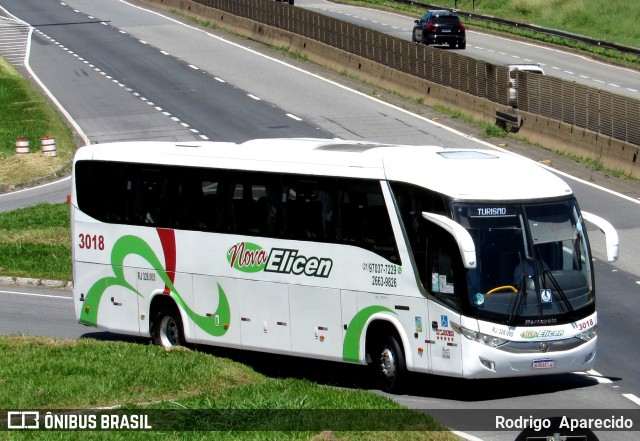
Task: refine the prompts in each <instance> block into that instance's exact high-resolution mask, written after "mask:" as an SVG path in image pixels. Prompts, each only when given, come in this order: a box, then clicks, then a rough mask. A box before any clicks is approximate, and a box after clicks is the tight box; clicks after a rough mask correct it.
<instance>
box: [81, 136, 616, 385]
mask: <svg viewBox="0 0 640 441" xmlns="http://www.w3.org/2000/svg"><path fill="white" fill-rule="evenodd" d="M71 201H72V230H71V231H72V247H73V281H74V288H73V290H74V305H75V312H76V315H77V319H78V320H79V322H80V323H83V324H85V325H89V326H97V327H99V328H102V329H106V330H110V331H113V332H117V333H124V334H131V335H139V336H147V337H151V338H152V339H153V340H154V341H155V342H156V343H157V344H160V345H164V346H172V345H180V344H185V343H197V344H206V345H214V346H224V347H232V348H242V349H247V350H254V351H265V352H272V353H279V354H288V355H292V356H302V357H310V358H318V359H325V360H332V361H342V362H349V363H359V364H368V365H370V366H371V367H372V368H373V370H374V372H375V373H376V375H377V377H378V379H379V381H380V384H381V386H382V387H383V388H384V389H386V390H389V391H397V390H398V389H399V388H400V387H401V386H402V385H403V380H404V379H405V378H406V375H405V374H406V373H407V371H412V372H423V373H430V374H437V375H447V376H454V377H464V378H497V377H514V376H525V375H538V374H547V373H560V372H573V371H585V370H588V369H590V368H591V367H592V366H593V363H594V358H595V355H596V340H597V337H596V335H597V332H596V331H597V323H598V320H597V315H596V307H595V285H594V274H593V267H592V257H591V250H590V247H589V240H588V237H587V231H586V226H585V222H584V220H589V221H592V222H593V223H594V224H596V226H598V228H599V229H601V230H602V231H603V232H605V233H606V244H607V250H608V259H609V260H615V259H616V258H617V253H618V238H617V234H616V232H615V230H614V229H613V227H612V226H611V225H610V224H609V223H608V222H606V221H604V220H603V219H602V218H600V217H598V216H594V215H589V214H588V213H584V212H582V213H581V212H580V210H579V208H578V203H577V202H576V199H575V198H574V196H573V194H572V191H571V189H570V188H569V187H568V186H567V184H566V183H565V182H563V181H562V180H560V179H559V178H557V177H556V176H555V175H554V174H552V173H550V172H548V171H546V170H545V169H543V168H542V167H540V166H538V165H537V164H535V163H533V162H531V161H529V160H526V159H522V158H518V157H516V156H514V155H510V154H504V153H498V152H494V151H490V150H464V149H457V150H453V149H445V148H440V147H433V146H394V145H385V144H377V143H370V142H351V141H340V140H329V139H262V140H253V141H248V142H245V143H243V144H233V143H223V142H199V143H171V142H123V143H113V144H98V145H91V146H86V147H82V148H80V149H79V150H78V152H77V154H76V156H75V160H74V166H73V190H72V198H71Z"/></svg>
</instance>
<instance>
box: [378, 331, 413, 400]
mask: <svg viewBox="0 0 640 441" xmlns="http://www.w3.org/2000/svg"><path fill="white" fill-rule="evenodd" d="M373 369H374V375H375V379H376V382H377V383H378V384H379V385H380V386H381V387H382V389H383V390H384V391H386V392H390V393H399V392H402V389H403V386H404V380H405V377H406V374H407V365H406V363H405V359H404V353H403V352H402V347H401V346H400V343H398V339H397V338H396V337H395V336H389V337H387V338H386V339H385V340H384V342H383V344H381V345H380V346H379V347H378V350H377V351H376V353H375V354H374V359H373Z"/></svg>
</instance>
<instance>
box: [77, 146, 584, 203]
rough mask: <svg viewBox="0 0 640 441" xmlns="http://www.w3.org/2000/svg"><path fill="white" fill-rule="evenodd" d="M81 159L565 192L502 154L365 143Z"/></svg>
mask: <svg viewBox="0 0 640 441" xmlns="http://www.w3.org/2000/svg"><path fill="white" fill-rule="evenodd" d="M88 159H89V160H91V159H92V160H102V161H124V162H136V163H149V164H167V165H184V166H192V167H211V168H230V169H238V170H255V171H271V172H282V173H303V174H309V175H323V176H343V177H353V178H370V179H388V180H392V181H402V182H407V183H411V184H416V185H419V186H422V187H425V188H429V189H431V190H433V191H436V192H439V193H442V194H446V195H449V196H451V197H453V198H455V199H460V200H524V199H541V198H549V197H558V196H566V195H569V194H571V193H572V192H571V189H570V187H569V186H568V185H567V184H566V183H565V182H564V181H563V180H562V179H560V178H559V177H557V176H556V175H554V174H553V173H551V172H549V171H548V170H546V169H544V168H543V167H541V166H539V165H538V164H536V163H535V162H533V161H531V160H529V159H526V158H522V157H519V156H516V155H513V154H510V153H503V152H498V151H493V150H478V149H473V150H472V149H450V148H443V147H438V146H413V145H393V144H382V143H376V142H368V141H345V140H337V139H315V138H273V139H256V140H251V141H247V142H244V143H242V144H235V143H230V142H212V141H194V142H167V141H131V142H118V143H107V144H93V145H89V146H85V147H82V148H80V149H79V150H78V151H77V153H76V157H75V160H76V161H77V160H88Z"/></svg>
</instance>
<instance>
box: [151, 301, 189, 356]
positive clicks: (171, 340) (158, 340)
mask: <svg viewBox="0 0 640 441" xmlns="http://www.w3.org/2000/svg"><path fill="white" fill-rule="evenodd" d="M151 335H152V337H153V342H154V343H155V344H157V345H159V346H163V347H165V348H172V347H174V346H184V344H185V340H184V328H183V327H182V319H181V318H180V313H178V311H177V310H175V309H160V310H159V311H158V313H157V314H156V317H155V320H154V321H153V328H152V332H151Z"/></svg>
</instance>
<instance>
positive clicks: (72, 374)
mask: <svg viewBox="0 0 640 441" xmlns="http://www.w3.org/2000/svg"><path fill="white" fill-rule="evenodd" d="M0 353H2V354H3V357H2V363H1V364H0V384H1V385H2V387H0V402H1V403H3V408H5V409H9V410H11V409H39V410H46V409H52V410H57V411H58V412H59V411H60V410H61V409H94V408H96V407H108V406H119V405H124V408H126V409H128V410H130V411H133V412H134V413H135V411H137V410H141V409H142V410H149V409H153V410H158V409H160V410H165V411H169V410H172V412H170V413H167V414H164V415H163V416H164V418H163V419H162V421H160V423H161V424H173V423H175V424H176V425H174V426H172V427H171V428H172V429H174V430H166V431H150V432H140V431H138V432H131V431H121V432H113V431H103V432H91V433H90V434H89V435H90V436H89V438H90V439H108V440H113V439H127V440H143V439H172V440H173V439H185V440H186V439H188V440H194V439H207V440H213V439H224V440H229V439H233V440H236V439H252V440H265V439H269V440H313V441H334V440H336V441H337V440H391V441H396V440H397V441H401V440H433V441H454V440H457V439H459V438H458V437H457V436H455V435H454V434H452V433H451V432H449V431H448V430H447V429H446V428H444V427H443V426H442V425H441V424H440V423H438V422H437V421H436V420H434V419H433V418H432V417H429V416H427V415H424V414H421V413H418V412H414V411H410V410H409V409H406V408H404V407H402V406H400V405H399V404H397V403H395V402H394V401H393V400H390V399H388V398H385V397H382V396H380V395H377V394H374V393H371V392H366V391H363V390H344V389H337V388H333V387H328V386H323V385H318V384H316V383H314V382H311V381H308V380H301V379H294V378H276V379H273V378H268V377H266V376H264V375H262V374H260V373H258V372H256V371H254V370H252V369H251V368H249V367H247V366H245V365H243V364H241V363H237V362H234V361H231V360H229V359H226V358H222V357H214V356H212V355H209V354H205V353H203V352H198V351H191V350H189V349H185V348H178V349H175V350H172V351H165V350H164V349H163V348H160V347H158V346H153V345H145V344H137V343H124V342H107V341H94V340H91V339H80V340H59V339H49V338H41V337H16V336H0ZM140 403H153V404H140ZM189 409H191V410H192V412H184V411H185V410H189ZM206 410H214V411H220V412H221V414H218V415H217V416H216V417H217V420H207V419H206V418H211V416H209V417H207V415H206V414H205V412H203V411H206ZM320 410H323V411H328V412H320ZM334 410H335V412H334ZM225 412H226V413H225ZM106 413H107V414H109V413H110V412H109V411H106ZM111 413H113V411H111ZM42 415H43V417H44V412H42ZM220 415H222V419H223V421H220V420H221V418H220ZM198 418H205V419H200V420H198ZM346 418H348V420H347V419H346ZM373 418H375V420H372V419H373ZM158 421H159V420H158V418H156V425H155V427H156V428H159V427H158V425H157V423H158ZM181 421H185V423H182V422H181ZM187 422H188V423H187ZM205 422H208V423H210V424H221V423H223V422H224V423H227V422H230V423H231V424H232V425H233V427H237V425H238V424H243V425H244V428H245V430H243V431H232V430H216V431H213V432H209V431H190V429H191V428H192V427H193V425H192V424H194V423H195V424H198V423H199V424H201V425H200V426H198V427H200V428H202V427H204V426H203V425H202V424H204V423H205ZM347 425H348V426H347ZM152 426H153V424H152ZM318 426H319V427H321V429H318V428H317V427H318ZM374 426H375V427H377V428H381V429H380V430H375V431H374V430H370V429H369V428H370V427H374ZM219 427H220V426H216V428H219ZM274 427H276V428H277V427H288V428H289V429H290V430H287V431H274V430H273V428H274ZM346 427H349V428H350V429H351V430H340V429H341V428H342V429H345V428H346ZM264 429H266V430H264ZM87 435H88V433H87V432H86V431H75V432H74V431H54V432H51V431H25V432H4V433H0V439H43V440H51V439H64V440H76V439H77V440H85V439H87Z"/></svg>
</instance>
